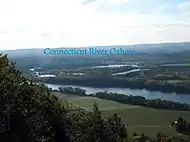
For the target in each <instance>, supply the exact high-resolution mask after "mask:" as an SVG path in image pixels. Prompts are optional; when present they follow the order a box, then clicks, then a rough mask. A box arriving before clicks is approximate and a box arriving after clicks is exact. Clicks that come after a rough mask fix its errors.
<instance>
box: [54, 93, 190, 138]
mask: <svg viewBox="0 0 190 142" xmlns="http://www.w3.org/2000/svg"><path fill="white" fill-rule="evenodd" d="M54 94H55V95H56V96H57V97H59V98H61V99H62V100H67V101H68V102H71V103H72V104H73V105H74V106H76V107H80V108H84V109H86V110H89V111H91V109H92V106H93V104H94V102H96V103H97V104H98V107H99V109H100V110H101V111H102V113H103V116H104V117H107V116H110V115H112V114H113V113H114V112H116V113H117V114H119V115H120V116H121V118H122V120H123V122H124V123H125V125H126V126H128V133H129V134H130V135H131V134H132V133H133V132H136V133H139V134H141V133H144V134H145V135H148V136H150V137H155V136H156V135H157V133H158V132H163V133H164V134H166V135H168V136H176V135H181V134H179V133H176V132H175V129H174V128H172V127H171V126H170V121H173V120H175V119H177V117H178V116H182V117H183V118H185V119H186V120H188V121H190V112H187V111H173V110H161V109H152V108H146V107H142V106H132V105H127V104H121V103H118V102H114V101H110V100H104V99H99V98H95V97H80V96H75V95H64V94H61V93H54Z"/></svg>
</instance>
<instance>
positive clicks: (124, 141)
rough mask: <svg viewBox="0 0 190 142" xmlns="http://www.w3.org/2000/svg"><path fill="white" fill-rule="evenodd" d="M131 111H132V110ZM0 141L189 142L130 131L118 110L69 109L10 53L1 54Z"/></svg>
mask: <svg viewBox="0 0 190 142" xmlns="http://www.w3.org/2000/svg"><path fill="white" fill-rule="evenodd" d="M129 115H130V114H129ZM0 141H2V142H185V141H186V142H188V141H189V140H185V139H183V138H174V137H173V138H168V137H167V136H165V135H164V134H162V133H160V132H159V133H158V135H157V138H155V139H151V138H148V137H146V136H145V135H144V134H136V133H135V132H134V134H133V136H129V135H128V134H127V127H126V126H125V125H124V124H123V123H122V120H121V118H120V117H119V116H118V115H117V114H114V115H113V116H110V117H108V118H107V119H104V118H103V117H102V115H101V112H100V111H99V109H98V106H97V105H96V104H94V107H93V111H92V112H88V111H86V110H83V109H74V110H73V109H72V110H70V109H68V108H66V107H65V106H64V103H62V102H61V101H60V100H59V99H58V98H56V97H55V96H54V95H51V93H50V92H49V90H48V89H47V88H46V87H45V86H44V85H42V84H41V85H35V84H34V83H33V82H32V81H29V80H28V79H27V78H25V77H23V76H22V74H21V72H19V71H18V70H16V69H15V64H13V63H10V62H9V60H8V57H7V56H3V55H1V56H0Z"/></svg>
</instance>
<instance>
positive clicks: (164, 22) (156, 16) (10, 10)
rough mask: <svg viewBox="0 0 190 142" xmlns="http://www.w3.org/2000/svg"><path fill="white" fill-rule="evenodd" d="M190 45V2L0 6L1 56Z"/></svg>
mask: <svg viewBox="0 0 190 142" xmlns="http://www.w3.org/2000/svg"><path fill="white" fill-rule="evenodd" d="M189 41H190V0H0V50H4V49H9V50H10V49H23V48H54V47H84V46H98V45H131V44H144V43H164V42H189Z"/></svg>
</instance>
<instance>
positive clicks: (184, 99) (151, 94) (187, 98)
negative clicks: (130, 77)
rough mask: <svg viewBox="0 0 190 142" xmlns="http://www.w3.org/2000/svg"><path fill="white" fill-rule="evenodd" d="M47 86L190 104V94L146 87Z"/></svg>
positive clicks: (49, 85) (88, 92)
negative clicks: (150, 89) (159, 90)
mask: <svg viewBox="0 0 190 142" xmlns="http://www.w3.org/2000/svg"><path fill="white" fill-rule="evenodd" d="M46 85H47V86H48V87H50V88H52V89H58V87H60V86H63V87H74V88H76V87H79V88H82V89H85V90H86V93H87V94H91V93H96V92H105V91H108V92H114V93H118V94H126V95H133V96H143V97H145V98H147V99H157V98H161V99H163V100H171V101H175V102H181V103H189V104H190V94H181V93H162V92H156V91H148V90H146V89H129V88H95V87H87V86H76V85H54V84H46Z"/></svg>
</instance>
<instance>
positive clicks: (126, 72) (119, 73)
mask: <svg viewBox="0 0 190 142" xmlns="http://www.w3.org/2000/svg"><path fill="white" fill-rule="evenodd" d="M144 70H148V69H133V70H129V71H124V72H118V73H114V74H112V75H114V76H115V75H124V74H129V73H132V72H139V71H144Z"/></svg>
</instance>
